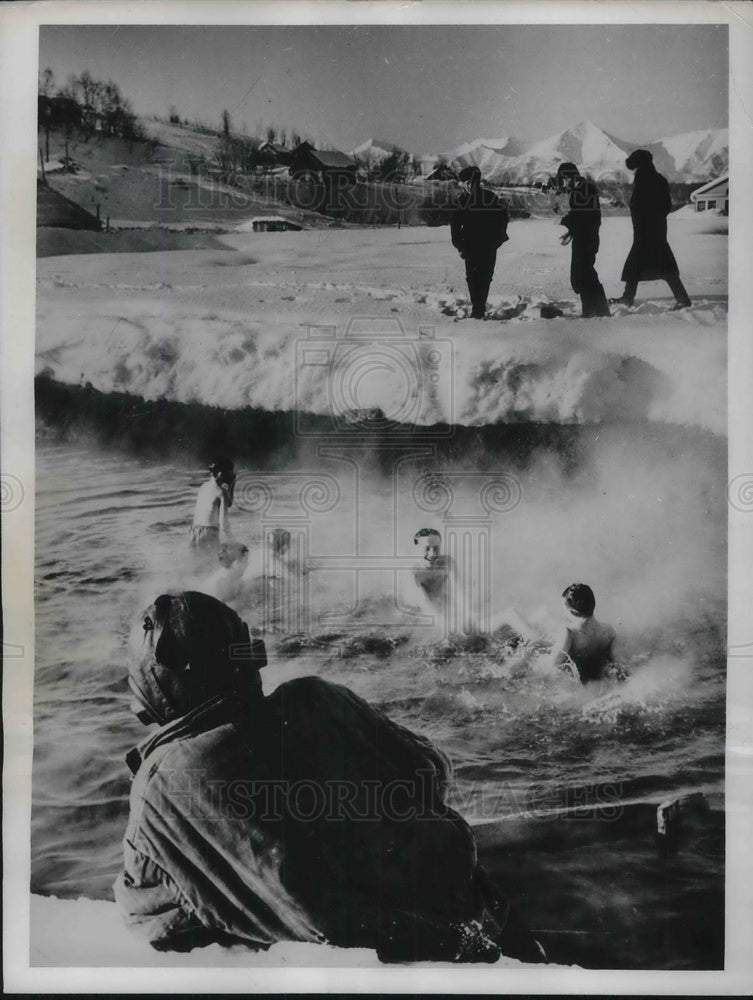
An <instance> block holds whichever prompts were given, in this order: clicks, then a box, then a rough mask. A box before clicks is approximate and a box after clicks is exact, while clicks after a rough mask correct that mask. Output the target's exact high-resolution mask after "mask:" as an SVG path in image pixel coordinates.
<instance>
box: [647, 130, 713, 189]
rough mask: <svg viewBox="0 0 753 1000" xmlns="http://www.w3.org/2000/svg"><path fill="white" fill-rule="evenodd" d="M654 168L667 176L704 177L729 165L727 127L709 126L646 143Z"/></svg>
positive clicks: (700, 179)
mask: <svg viewBox="0 0 753 1000" xmlns="http://www.w3.org/2000/svg"><path fill="white" fill-rule="evenodd" d="M646 149H650V150H651V152H652V153H653V154H654V163H655V164H656V169H657V170H658V171H659V172H660V173H662V174H665V175H666V176H667V177H669V178H670V179H671V180H674V179H675V178H676V179H678V180H679V179H682V180H687V181H689V182H690V181H705V180H708V179H710V178H712V177H715V176H717V175H718V174H722V173H725V172H726V171H727V170H728V169H729V129H726V128H709V129H701V130H700V131H698V132H682V133H680V135H673V136H670V137H669V138H668V139H659V140H657V142H651V143H648V144H647V145H646Z"/></svg>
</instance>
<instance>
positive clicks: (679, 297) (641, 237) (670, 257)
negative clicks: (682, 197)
mask: <svg viewBox="0 0 753 1000" xmlns="http://www.w3.org/2000/svg"><path fill="white" fill-rule="evenodd" d="M625 166H626V167H627V168H628V170H634V171H635V180H634V182H633V193H632V194H631V196H630V218H631V219H632V221H633V245H632V247H631V248H630V253H629V254H628V256H627V260H626V261H625V266H624V267H623V269H622V281H624V282H625V291H624V292H623V294H622V297H621V298H619V299H615V300H614V301H615V302H617V303H620V304H622V305H626V306H632V305H633V302H634V301H635V293H636V291H637V290H638V282H639V281H659V280H662V281H666V282H667V284H668V285H669V287H670V289H671V290H672V294H673V295H674V297H675V305H674V307H673V308H675V309H684V308H685V307H687V306H689V305H690V304H691V302H690V296H689V295H688V293H687V291H686V290H685V286H684V285H683V283H682V281H681V279H680V271H679V268H678V267H677V261H676V260H675V255H674V254H673V253H672V250H671V248H670V246H669V243H668V242H667V216H668V215H669V213H670V212H671V210H672V199H671V197H670V193H669V184H668V183H667V178H666V177H663V176H662V175H661V174H660V173H659V172H658V171H657V169H656V167H655V166H654V158H653V156H652V155H651V153H650V152H649V150H647V149H636V150H634V151H633V152H632V153H631V154H630V156H628V158H627V160H625Z"/></svg>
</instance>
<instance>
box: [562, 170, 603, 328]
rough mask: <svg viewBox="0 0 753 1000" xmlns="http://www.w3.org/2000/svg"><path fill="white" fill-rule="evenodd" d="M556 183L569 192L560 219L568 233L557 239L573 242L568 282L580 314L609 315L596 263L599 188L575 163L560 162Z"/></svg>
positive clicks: (599, 216) (587, 316) (592, 315)
mask: <svg viewBox="0 0 753 1000" xmlns="http://www.w3.org/2000/svg"><path fill="white" fill-rule="evenodd" d="M557 187H558V188H559V189H560V190H565V191H569V192H570V198H569V204H568V208H569V211H568V213H567V215H565V216H564V217H563V218H562V221H561V225H563V226H564V227H565V228H566V229H567V233H566V234H565V235H564V236H563V237H562V239H561V240H560V242H561V243H562V244H563V245H566V244H567V243H572V257H571V259H570V284H571V285H572V289H573V291H574V292H575V294H576V295H580V301H581V307H582V311H581V315H582V316H583V318H584V319H592V318H593V317H595V316H610V315H611V313H610V312H609V303H608V302H607V297H606V295H605V294H604V288H603V287H602V284H601V282H600V281H599V276H598V274H597V273H596V267H595V264H596V254H597V253H598V251H599V228H600V227H601V206H600V205H599V192H598V190H597V188H596V185H595V184H594V182H593V181H592V180H589V178H588V177H582V176H581V174H580V171H579V170H578V168H577V167H576V166H575V164H574V163H560V165H559V167H558V168H557Z"/></svg>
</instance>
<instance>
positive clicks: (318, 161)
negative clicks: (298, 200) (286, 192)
mask: <svg viewBox="0 0 753 1000" xmlns="http://www.w3.org/2000/svg"><path fill="white" fill-rule="evenodd" d="M290 175H291V177H296V178H305V177H307V176H308V177H313V179H315V180H320V181H322V183H326V182H328V181H329V182H331V181H336V180H337V179H340V178H342V179H344V180H346V181H347V182H348V183H351V184H355V181H356V163H355V160H353V159H352V158H351V157H350V156H347V155H346V154H345V153H340V152H338V151H337V150H334V149H315V148H314V147H313V146H312V145H311V143H310V142H302V143H301V144H300V145H299V146H296V148H295V149H294V150H293V162H292V164H291V166H290Z"/></svg>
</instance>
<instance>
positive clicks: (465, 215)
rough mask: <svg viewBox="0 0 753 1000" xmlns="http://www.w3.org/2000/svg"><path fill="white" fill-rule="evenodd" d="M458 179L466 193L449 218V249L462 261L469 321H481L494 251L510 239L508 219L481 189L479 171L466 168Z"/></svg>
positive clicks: (490, 194)
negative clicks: (456, 253) (458, 253)
mask: <svg viewBox="0 0 753 1000" xmlns="http://www.w3.org/2000/svg"><path fill="white" fill-rule="evenodd" d="M459 179H460V180H461V181H462V182H464V183H465V184H467V189H466V193H465V194H464V195H463V196H462V198H461V199H460V202H459V204H458V207H457V209H456V210H455V212H454V213H453V216H452V221H451V224H450V230H451V236H452V245H453V246H454V247H455V249H456V250H458V251H459V252H460V256H461V257H462V258H463V260H464V261H465V278H466V281H467V282H468V294H469V295H470V297H471V318H472V319H483V318H484V312H485V311H486V300H487V298H488V297H489V287H490V285H491V283H492V276H493V275H494V265H495V264H496V262H497V250H499V248H500V247H501V246H502V244H503V243H505V242H506V241H507V240H508V239H509V238H510V237H509V236H508V235H507V223H508V222H509V216H508V214H507V209H506V208H505V205H504V203H503V202H502V201H500V199H499V198H498V197H497V196H496V195H495V194H494V193H493V192H492V191H489V190H487V189H486V188H483V187H482V186H481V171H480V170H479V168H478V167H465V168H464V169H463V170H461V171H460V178H459Z"/></svg>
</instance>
